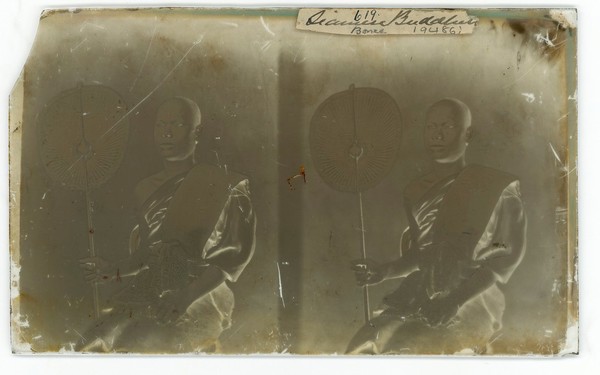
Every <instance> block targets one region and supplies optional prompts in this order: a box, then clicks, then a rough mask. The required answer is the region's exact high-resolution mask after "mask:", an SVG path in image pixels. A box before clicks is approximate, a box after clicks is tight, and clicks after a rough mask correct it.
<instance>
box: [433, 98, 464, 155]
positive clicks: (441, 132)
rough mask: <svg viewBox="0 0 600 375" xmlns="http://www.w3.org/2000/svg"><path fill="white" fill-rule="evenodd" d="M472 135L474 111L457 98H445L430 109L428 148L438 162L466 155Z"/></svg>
mask: <svg viewBox="0 0 600 375" xmlns="http://www.w3.org/2000/svg"><path fill="white" fill-rule="evenodd" d="M470 138H471V110H470V109H469V107H468V106H467V105H466V104H465V103H463V102H461V101H460V100H458V99H454V98H446V99H442V100H440V101H437V102H435V103H433V104H432V105H431V106H430V107H429V109H428V110H427V118H426V123H425V132H424V141H425V147H426V148H427V149H428V151H429V152H430V154H431V156H432V157H433V159H434V160H435V161H437V162H438V163H452V162H455V161H457V160H459V159H461V158H464V154H465V151H466V149H467V144H468V143H467V142H468V141H469V139H470Z"/></svg>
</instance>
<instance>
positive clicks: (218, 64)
mask: <svg viewBox="0 0 600 375" xmlns="http://www.w3.org/2000/svg"><path fill="white" fill-rule="evenodd" d="M210 65H211V66H212V67H213V68H214V69H215V70H216V71H217V72H220V71H222V70H223V69H225V66H226V65H227V64H226V63H225V59H224V58H223V56H221V55H220V54H218V53H217V54H215V55H213V56H211V58H210Z"/></svg>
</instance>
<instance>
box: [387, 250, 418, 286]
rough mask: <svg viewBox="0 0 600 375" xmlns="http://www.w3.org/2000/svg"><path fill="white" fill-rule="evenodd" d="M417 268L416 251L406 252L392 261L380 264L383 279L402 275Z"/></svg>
mask: <svg viewBox="0 0 600 375" xmlns="http://www.w3.org/2000/svg"><path fill="white" fill-rule="evenodd" d="M418 268H419V262H418V257H417V256H416V253H408V254H406V255H404V256H402V257H401V258H398V259H396V260H394V261H392V262H389V263H385V264H382V265H381V272H382V273H383V276H384V280H387V279H395V278H398V277H404V276H406V275H408V274H409V273H411V272H414V271H416V270H417V269H418Z"/></svg>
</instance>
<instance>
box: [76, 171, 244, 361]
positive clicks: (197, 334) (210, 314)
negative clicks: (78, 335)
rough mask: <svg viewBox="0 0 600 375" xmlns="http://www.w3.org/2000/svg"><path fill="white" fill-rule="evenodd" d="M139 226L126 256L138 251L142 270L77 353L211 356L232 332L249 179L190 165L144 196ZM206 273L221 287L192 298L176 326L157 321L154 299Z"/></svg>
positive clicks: (175, 290) (178, 289) (242, 268)
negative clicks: (218, 278)
mask: <svg viewBox="0 0 600 375" xmlns="http://www.w3.org/2000/svg"><path fill="white" fill-rule="evenodd" d="M138 222H139V224H138V225H137V226H136V227H135V228H134V229H133V230H132V233H131V236H130V252H131V253H134V252H139V251H141V252H145V254H141V255H142V256H141V259H145V262H144V263H145V266H144V267H142V268H141V270H140V271H139V272H138V273H137V274H136V275H135V276H134V278H133V280H131V282H130V283H129V284H128V285H127V286H126V287H125V288H124V289H123V290H121V291H120V292H119V293H117V294H116V295H115V296H114V297H113V298H112V305H113V306H114V308H113V311H112V312H111V313H110V315H109V316H108V318H107V319H106V322H102V324H105V325H106V328H103V329H100V330H95V331H94V330H92V332H93V335H97V338H96V339H95V340H93V341H91V342H89V344H88V345H86V347H84V349H83V350H84V351H86V350H98V348H99V350H101V351H135V352H140V351H146V352H147V351H150V352H191V351H204V350H207V349H208V350H212V349H214V345H215V343H216V342H217V339H218V337H219V335H220V334H221V332H222V331H223V330H224V329H227V328H228V327H229V326H230V325H231V314H232V311H233V307H234V296H233V292H232V291H231V289H230V287H229V285H228V282H229V283H232V282H235V281H236V280H237V279H238V277H239V276H240V274H241V273H242V271H243V270H244V268H245V267H246V265H247V264H248V262H249V261H250V259H251V258H252V255H253V253H254V246H255V238H254V237H255V226H256V219H255V214H254V211H253V209H252V204H251V201H250V193H249V183H248V180H247V179H246V178H245V177H244V176H241V175H237V174H235V173H231V172H229V173H226V172H224V171H222V170H221V169H219V168H216V167H213V166H208V165H196V166H195V167H194V168H192V170H190V171H188V172H187V173H185V174H182V175H179V176H175V177H173V178H171V179H169V180H167V181H165V182H164V183H163V184H162V185H161V186H160V187H159V188H158V189H156V190H155V191H154V192H153V193H152V194H150V196H148V197H147V199H145V202H144V203H143V204H142V206H141V209H140V212H139V220H138ZM208 266H215V267H217V268H218V269H219V270H220V271H222V272H223V274H224V275H225V279H226V281H227V282H223V283H221V284H220V285H218V286H217V287H216V288H214V289H213V290H212V291H210V292H209V293H207V294H205V295H202V296H199V297H198V298H197V299H196V300H195V301H193V302H192V303H191V305H189V306H188V307H187V309H186V311H185V313H184V314H182V315H181V316H180V317H179V318H178V319H177V320H176V321H175V322H172V323H169V324H161V323H160V322H158V321H157V317H156V313H157V307H158V306H159V304H160V303H161V299H162V298H164V297H165V296H166V295H169V294H173V293H177V292H179V291H181V290H182V289H184V288H185V287H187V286H188V285H189V284H190V283H191V282H193V281H194V279H195V278H198V277H200V276H201V274H202V273H203V272H204V271H205V270H206V269H207V267H208ZM97 327H98V325H97ZM98 331H99V332H100V335H98V333H99V332H98ZM93 348H95V349H93Z"/></svg>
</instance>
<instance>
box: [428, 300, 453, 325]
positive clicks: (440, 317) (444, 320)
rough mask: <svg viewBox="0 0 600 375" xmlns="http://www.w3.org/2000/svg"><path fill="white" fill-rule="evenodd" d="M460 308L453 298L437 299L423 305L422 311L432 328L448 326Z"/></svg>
mask: <svg viewBox="0 0 600 375" xmlns="http://www.w3.org/2000/svg"><path fill="white" fill-rule="evenodd" d="M459 307H460V305H459V303H458V301H457V300H456V299H455V298H451V297H436V298H433V299H431V300H429V301H428V302H425V303H423V305H422V306H421V309H420V313H421V316H422V317H423V319H424V320H425V321H426V322H427V323H428V324H429V325H430V326H432V327H437V326H440V325H446V324H448V323H449V322H450V320H452V318H454V317H455V316H456V314H457V312H458V308H459Z"/></svg>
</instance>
